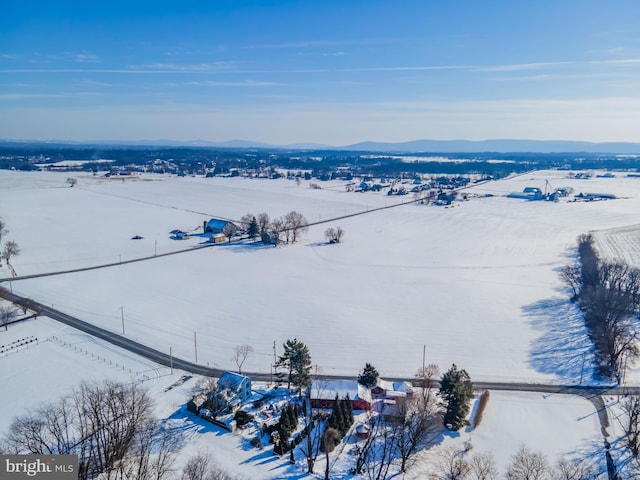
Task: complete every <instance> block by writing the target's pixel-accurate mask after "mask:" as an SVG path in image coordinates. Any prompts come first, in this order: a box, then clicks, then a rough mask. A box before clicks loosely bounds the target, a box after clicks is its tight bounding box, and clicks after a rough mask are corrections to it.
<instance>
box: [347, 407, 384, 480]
mask: <svg viewBox="0 0 640 480" xmlns="http://www.w3.org/2000/svg"><path fill="white" fill-rule="evenodd" d="M376 422H377V419H376V418H375V417H373V416H371V413H369V417H368V419H367V422H366V424H365V425H366V426H367V428H368V432H369V434H368V435H367V437H366V438H365V440H364V441H363V442H361V443H356V445H355V452H356V465H355V467H354V468H353V473H355V474H356V475H360V474H362V473H363V472H364V467H365V465H366V463H367V459H368V458H369V454H370V453H371V449H372V448H373V447H374V445H375V440H376V437H375V433H376V430H377V426H378V425H377V423H376Z"/></svg>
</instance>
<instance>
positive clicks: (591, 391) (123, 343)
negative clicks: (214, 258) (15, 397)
mask: <svg viewBox="0 0 640 480" xmlns="http://www.w3.org/2000/svg"><path fill="white" fill-rule="evenodd" d="M0 297H1V298H4V299H5V300H8V301H12V302H13V303H15V304H16V305H21V306H22V305H24V306H25V307H27V308H29V309H31V310H34V311H36V312H37V314H38V315H44V316H47V317H49V318H52V319H54V320H57V321H59V322H61V323H64V324H65V325H69V326H71V327H73V328H76V329H78V330H81V331H83V332H85V333H88V334H89V335H93V336H94V337H96V338H99V339H101V340H104V341H107V342H109V343H111V344H113V345H115V346H117V347H120V348H123V349H125V350H127V351H129V352H131V353H134V354H136V355H139V356H141V357H143V358H146V359H148V360H151V361H153V362H156V363H158V364H160V365H164V366H167V367H173V368H176V369H179V370H184V371H186V372H189V373H193V374H197V375H206V376H210V377H219V376H220V375H221V374H222V370H220V369H216V368H210V367H206V366H204V365H200V364H197V363H193V362H189V361H186V360H182V359H180V358H176V357H173V356H171V355H169V354H167V353H164V352H160V351H158V350H155V349H153V348H150V347H148V346H146V345H143V344H141V343H139V342H136V341H133V340H131V339H129V338H126V337H123V336H122V335H118V334H116V333H113V332H110V331H108V330H105V329H103V328H100V327H97V326H95V325H92V324H90V323H88V322H85V321H82V320H80V319H79V318H76V317H73V316H71V315H68V314H66V313H64V312H61V311H59V310H56V309H54V308H52V307H48V306H46V305H43V304H41V303H38V302H36V301H34V300H32V299H29V298H25V297H21V296H19V295H16V294H12V293H11V292H10V291H9V290H7V289H6V288H2V287H0ZM247 375H249V376H251V377H252V378H254V379H255V380H262V381H268V380H270V379H271V373H262V372H247ZM322 378H326V379H346V380H352V377H350V376H343V375H323V376H322ZM392 380H394V381H395V380H405V381H410V382H411V381H413V378H411V377H406V378H394V379H392ZM473 385H474V388H475V389H478V390H482V389H489V390H507V391H521V392H539V393H549V394H567V395H581V396H583V397H586V398H588V399H593V398H596V397H599V396H600V395H604V394H607V395H626V394H640V387H636V386H629V387H626V386H624V387H622V386H619V385H611V386H602V385H552V384H540V383H526V382H511V383H505V382H474V384H473Z"/></svg>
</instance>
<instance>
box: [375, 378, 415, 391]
mask: <svg viewBox="0 0 640 480" xmlns="http://www.w3.org/2000/svg"><path fill="white" fill-rule="evenodd" d="M377 386H378V387H380V388H382V389H383V390H385V391H386V392H395V393H404V394H407V393H412V392H413V387H412V386H411V384H409V382H404V381H397V382H392V381H389V380H383V379H381V378H378V382H377Z"/></svg>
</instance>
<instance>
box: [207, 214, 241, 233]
mask: <svg viewBox="0 0 640 480" xmlns="http://www.w3.org/2000/svg"><path fill="white" fill-rule="evenodd" d="M203 229H204V233H224V234H225V235H228V236H230V235H233V234H234V233H236V232H237V231H238V230H240V229H239V228H238V226H237V225H235V224H234V223H233V222H231V221H230V220H222V219H220V218H212V219H210V220H207V221H205V222H204V224H203Z"/></svg>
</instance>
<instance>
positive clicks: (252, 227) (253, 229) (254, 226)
mask: <svg viewBox="0 0 640 480" xmlns="http://www.w3.org/2000/svg"><path fill="white" fill-rule="evenodd" d="M247 233H248V234H249V237H250V238H256V237H257V236H258V234H259V233H260V227H259V226H258V221H257V220H256V217H251V221H250V222H249V227H248V228H247Z"/></svg>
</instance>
